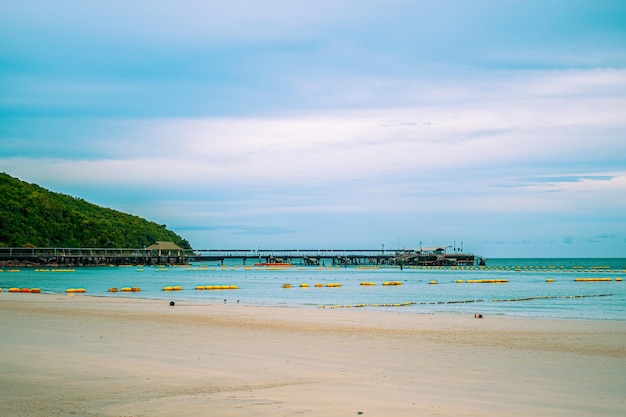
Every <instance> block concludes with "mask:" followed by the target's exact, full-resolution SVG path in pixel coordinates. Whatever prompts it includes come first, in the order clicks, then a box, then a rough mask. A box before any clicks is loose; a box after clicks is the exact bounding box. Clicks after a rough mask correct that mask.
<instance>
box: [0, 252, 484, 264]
mask: <svg viewBox="0 0 626 417" xmlns="http://www.w3.org/2000/svg"><path fill="white" fill-rule="evenodd" d="M446 249H447V248H446V247H433V248H423V249H418V250H384V249H382V250H381V249H304V250H303V249H256V250H254V249H252V250H249V249H200V250H182V249H181V250H155V249H148V248H143V249H133V248H124V249H112V248H0V265H2V266H33V267H36V266H43V265H48V266H50V265H52V266H54V265H58V266H106V265H185V264H188V263H190V262H216V263H218V264H222V265H223V264H224V262H229V263H233V262H237V263H241V264H242V265H252V264H255V263H259V264H260V263H264V264H272V263H288V264H292V265H300V266H320V265H321V266H324V265H328V266H330V265H332V266H359V265H396V266H400V267H403V266H473V265H475V266H478V265H484V264H485V259H483V258H481V257H478V256H474V255H472V254H463V253H447V252H446Z"/></svg>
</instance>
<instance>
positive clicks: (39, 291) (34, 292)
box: [30, 288, 41, 294]
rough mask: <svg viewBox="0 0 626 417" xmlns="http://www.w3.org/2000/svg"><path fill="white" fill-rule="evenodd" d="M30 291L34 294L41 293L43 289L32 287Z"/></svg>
mask: <svg viewBox="0 0 626 417" xmlns="http://www.w3.org/2000/svg"><path fill="white" fill-rule="evenodd" d="M30 292H31V293H33V294H39V293H41V289H40V288H31V289H30Z"/></svg>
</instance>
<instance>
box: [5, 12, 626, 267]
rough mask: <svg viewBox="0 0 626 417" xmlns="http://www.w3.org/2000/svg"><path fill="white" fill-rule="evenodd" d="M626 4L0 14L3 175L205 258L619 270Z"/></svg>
mask: <svg viewBox="0 0 626 417" xmlns="http://www.w3.org/2000/svg"><path fill="white" fill-rule="evenodd" d="M624 22H626V2H624V1H621V0H615V1H610V0H595V1H588V0H584V1H583V0H507V1H505V0H472V1H465V0H437V1H434V0H412V1H411V0H371V1H367V2H364V1H360V0H316V1H315V2H313V1H297V0H293V1H287V0H266V1H263V2H258V1H252V0H249V1H244V0H229V1H228V2H224V1H213V0H177V1H164V0H124V1H121V0H108V1H106V2H104V1H102V2H85V1H82V0H56V1H54V2H50V1H48V0H22V1H19V2H17V1H7V2H2V3H0V172H6V173H7V174H9V175H11V176H14V177H17V178H20V179H22V180H24V181H27V182H30V183H36V184H38V185H40V186H42V187H45V188H48V189H50V190H52V191H55V192H61V193H64V194H69V195H72V196H75V197H79V198H83V199H85V200H87V201H90V202H92V203H95V204H98V205H101V206H104V207H110V208H113V209H116V210H119V211H123V212H126V213H131V214H134V215H138V216H141V217H144V218H147V219H149V220H152V221H155V222H157V223H159V224H166V225H167V227H168V228H169V229H171V230H174V231H175V232H177V233H179V234H180V235H181V236H183V237H184V238H186V239H187V240H188V241H189V242H190V243H191V245H192V246H193V247H194V248H195V249H378V248H381V247H382V245H384V247H385V248H386V249H394V248H399V249H415V248H419V247H420V246H435V245H445V246H448V245H449V246H451V247H452V249H451V250H454V249H462V250H463V251H464V252H470V253H474V254H476V255H480V256H484V257H487V258H503V257H504V258H506V257H510V258H519V257H626V47H625V45H626V25H625V24H624Z"/></svg>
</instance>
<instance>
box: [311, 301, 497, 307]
mask: <svg viewBox="0 0 626 417" xmlns="http://www.w3.org/2000/svg"><path fill="white" fill-rule="evenodd" d="M484 301H485V300H455V301H422V302H419V303H418V302H416V301H406V302H404V303H386V304H349V305H337V304H332V305H321V306H320V308H359V307H406V306H410V305H434V304H462V303H482V302H484Z"/></svg>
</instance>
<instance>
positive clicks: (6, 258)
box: [0, 248, 192, 267]
mask: <svg viewBox="0 0 626 417" xmlns="http://www.w3.org/2000/svg"><path fill="white" fill-rule="evenodd" d="M191 254H192V253H191V251H183V250H154V249H147V248H144V249H129V248H124V249H112V248H0V265H3V266H26V267H28V266H33V267H36V266H44V265H47V266H62V267H69V266H108V265H185V264H187V263H188V262H189V261H188V259H189V255H191Z"/></svg>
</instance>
